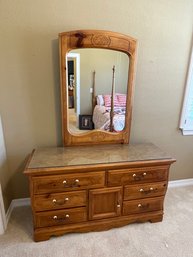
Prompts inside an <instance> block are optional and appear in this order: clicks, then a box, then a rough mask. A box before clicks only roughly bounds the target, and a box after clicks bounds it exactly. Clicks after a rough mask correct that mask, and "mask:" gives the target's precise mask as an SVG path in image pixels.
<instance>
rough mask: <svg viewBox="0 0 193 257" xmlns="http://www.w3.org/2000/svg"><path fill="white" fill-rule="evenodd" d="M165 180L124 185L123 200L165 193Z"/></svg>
mask: <svg viewBox="0 0 193 257" xmlns="http://www.w3.org/2000/svg"><path fill="white" fill-rule="evenodd" d="M166 189H167V182H165V181H164V182H157V183H156V182H155V183H148V184H147V183H145V184H137V185H134V186H133V185H129V186H125V187H124V200H132V199H140V198H147V197H154V196H161V195H165V193H166Z"/></svg>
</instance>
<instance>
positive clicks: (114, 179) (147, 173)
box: [108, 166, 168, 186]
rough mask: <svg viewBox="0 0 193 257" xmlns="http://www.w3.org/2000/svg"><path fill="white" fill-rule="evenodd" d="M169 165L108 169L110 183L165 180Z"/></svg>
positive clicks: (115, 184)
mask: <svg viewBox="0 0 193 257" xmlns="http://www.w3.org/2000/svg"><path fill="white" fill-rule="evenodd" d="M167 177H168V166H156V167H146V168H133V169H122V170H112V171H108V185H109V186H118V185H127V184H136V183H143V182H154V181H165V180H167Z"/></svg>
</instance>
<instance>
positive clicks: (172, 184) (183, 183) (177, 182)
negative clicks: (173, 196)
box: [168, 178, 193, 188]
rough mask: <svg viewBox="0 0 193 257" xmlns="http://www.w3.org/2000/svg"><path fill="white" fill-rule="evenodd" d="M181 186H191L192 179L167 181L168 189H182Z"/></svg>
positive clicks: (192, 184)
mask: <svg viewBox="0 0 193 257" xmlns="http://www.w3.org/2000/svg"><path fill="white" fill-rule="evenodd" d="M183 186H193V179H192V178H189V179H181V180H172V181H169V184H168V187H169V188H173V187H183Z"/></svg>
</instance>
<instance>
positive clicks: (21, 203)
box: [6, 198, 30, 224]
mask: <svg viewBox="0 0 193 257" xmlns="http://www.w3.org/2000/svg"><path fill="white" fill-rule="evenodd" d="M27 205H30V198H19V199H14V200H12V201H11V204H10V205H9V208H8V210H7V213H6V222H7V224H8V222H9V219H10V217H11V213H12V211H13V209H14V208H16V207H20V206H27Z"/></svg>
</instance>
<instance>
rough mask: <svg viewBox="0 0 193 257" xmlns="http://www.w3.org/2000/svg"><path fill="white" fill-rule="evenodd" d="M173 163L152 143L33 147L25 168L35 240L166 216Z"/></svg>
mask: <svg viewBox="0 0 193 257" xmlns="http://www.w3.org/2000/svg"><path fill="white" fill-rule="evenodd" d="M173 162H175V159H172V158H171V157H169V156H168V155H167V154H166V153H163V152H162V151H161V150H160V149H159V148H157V147H156V146H154V145H153V144H136V145H98V146H97V145H95V146H75V147H61V148H41V149H37V150H35V151H33V152H32V155H31V157H30V160H29V162H28V164H27V166H26V169H25V171H24V173H25V174H26V175H28V177H29V182H30V194H31V205H32V210H33V218H34V240H35V241H42V240H47V239H49V238H50V236H58V235H62V234H64V233H68V232H88V231H100V230H107V229H110V228H113V227H120V226H123V225H127V224H129V223H132V222H144V221H151V222H158V221H161V220H162V218H163V204H164V197H165V193H166V190H167V185H168V173H169V168H170V165H171V163H173Z"/></svg>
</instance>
